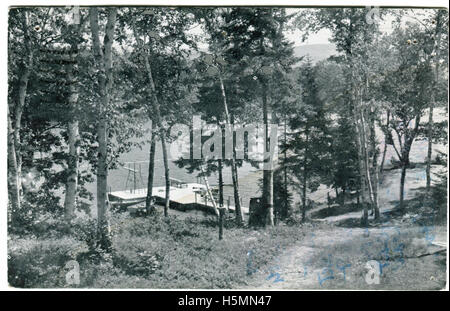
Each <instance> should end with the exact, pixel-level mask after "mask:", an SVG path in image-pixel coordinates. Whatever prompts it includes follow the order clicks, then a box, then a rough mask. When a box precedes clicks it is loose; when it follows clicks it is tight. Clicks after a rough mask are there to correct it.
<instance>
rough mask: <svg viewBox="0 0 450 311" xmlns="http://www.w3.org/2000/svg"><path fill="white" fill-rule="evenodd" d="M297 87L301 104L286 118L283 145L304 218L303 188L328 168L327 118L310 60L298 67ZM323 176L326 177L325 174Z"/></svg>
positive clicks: (314, 183)
mask: <svg viewBox="0 0 450 311" xmlns="http://www.w3.org/2000/svg"><path fill="white" fill-rule="evenodd" d="M299 73H300V76H299V87H300V88H301V90H302V92H301V96H302V103H301V104H300V105H299V107H298V108H297V113H296V114H295V116H293V117H292V118H291V120H290V124H289V125H290V129H291V133H290V134H289V136H290V139H289V142H288V144H287V147H288V150H289V151H290V154H291V155H290V157H289V160H288V163H289V166H288V167H289V170H290V171H292V172H293V174H294V175H295V176H296V177H297V180H298V181H299V184H300V189H301V190H300V191H301V201H302V221H303V222H304V221H305V220H306V209H307V198H306V196H307V189H308V188H309V189H310V190H311V191H315V190H317V188H318V187H319V185H320V183H321V181H322V180H323V179H324V178H322V176H326V174H327V172H328V168H329V167H330V164H331V163H330V153H329V150H330V146H331V141H330V137H329V133H328V129H327V126H328V123H329V120H328V119H327V117H326V114H325V113H326V111H325V107H324V104H323V102H322V101H321V100H320V99H319V90H318V87H317V83H316V75H317V73H316V69H315V68H314V67H313V65H312V63H311V61H310V60H307V62H306V63H305V64H303V65H302V66H301V67H300V72H299ZM325 178H326V177H325Z"/></svg>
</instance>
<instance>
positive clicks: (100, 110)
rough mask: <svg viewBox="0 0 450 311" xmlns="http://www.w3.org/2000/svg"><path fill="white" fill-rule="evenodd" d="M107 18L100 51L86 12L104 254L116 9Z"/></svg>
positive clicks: (93, 21) (94, 22)
mask: <svg viewBox="0 0 450 311" xmlns="http://www.w3.org/2000/svg"><path fill="white" fill-rule="evenodd" d="M107 11H108V17H107V23H106V28H105V37H104V39H103V47H101V46H100V39H99V22H98V9H97V8H96V7H91V8H90V9H89V17H90V25H91V32H92V49H93V53H94V57H95V65H96V67H97V72H98V74H97V78H98V94H99V97H100V100H101V101H100V102H99V103H98V106H97V111H96V113H97V114H98V117H99V120H98V124H97V139H98V163H97V223H98V239H99V245H100V246H101V247H102V248H103V249H106V250H108V249H109V248H110V247H111V241H110V237H109V220H108V215H107V213H108V206H109V203H108V201H107V191H108V190H107V186H108V179H107V178H108V166H107V156H108V155H107V150H108V148H107V145H108V136H107V135H108V134H107V131H108V126H107V119H106V109H107V108H108V106H109V105H110V91H111V89H112V86H113V75H112V44H113V41H114V27H115V23H116V16H117V9H116V8H114V7H111V8H108V10H107Z"/></svg>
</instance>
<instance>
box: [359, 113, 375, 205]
mask: <svg viewBox="0 0 450 311" xmlns="http://www.w3.org/2000/svg"><path fill="white" fill-rule="evenodd" d="M360 113H361V135H362V148H363V157H364V171H365V176H366V182H367V188H368V190H369V198H370V203H371V205H372V206H373V205H374V201H375V200H374V195H373V187H372V178H371V174H370V164H369V152H368V146H367V138H366V137H367V135H366V122H365V118H364V114H363V112H362V109H361V111H360Z"/></svg>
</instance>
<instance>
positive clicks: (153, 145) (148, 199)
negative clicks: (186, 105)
mask: <svg viewBox="0 0 450 311" xmlns="http://www.w3.org/2000/svg"><path fill="white" fill-rule="evenodd" d="M155 153H156V127H155V123H154V122H152V137H151V141H150V155H149V158H150V160H149V164H148V179H147V196H146V198H145V210H146V212H147V215H150V214H151V213H152V212H154V211H155V207H154V206H153V205H152V196H153V176H154V174H155Z"/></svg>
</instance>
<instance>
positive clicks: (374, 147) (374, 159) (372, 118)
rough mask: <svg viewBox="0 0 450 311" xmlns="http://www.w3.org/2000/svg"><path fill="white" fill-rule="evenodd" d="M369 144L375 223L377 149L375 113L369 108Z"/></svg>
mask: <svg viewBox="0 0 450 311" xmlns="http://www.w3.org/2000/svg"><path fill="white" fill-rule="evenodd" d="M370 109H371V111H370V123H369V124H370V142H371V149H372V174H371V176H372V178H373V180H372V185H373V202H372V203H373V209H374V213H375V217H374V218H375V221H379V220H380V209H379V206H378V184H379V182H378V155H379V152H378V148H377V138H376V133H375V112H374V111H373V110H372V108H370Z"/></svg>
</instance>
